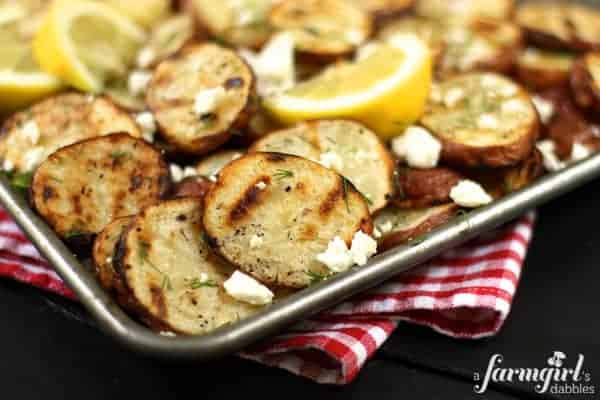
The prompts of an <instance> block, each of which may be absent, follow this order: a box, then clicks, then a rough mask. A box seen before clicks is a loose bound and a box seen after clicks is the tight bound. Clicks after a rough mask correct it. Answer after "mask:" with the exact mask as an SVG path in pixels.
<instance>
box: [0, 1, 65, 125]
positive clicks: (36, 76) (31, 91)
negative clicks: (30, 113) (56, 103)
mask: <svg viewBox="0 0 600 400" xmlns="http://www.w3.org/2000/svg"><path fill="white" fill-rule="evenodd" d="M26 18H27V19H28V18H31V15H29V10H28V9H26V8H24V7H21V6H20V5H17V4H9V5H4V6H0V115H5V114H8V113H10V112H13V111H15V110H17V109H18V108H21V107H25V106H27V105H29V104H31V103H32V102H34V101H36V100H39V99H41V98H42V97H45V96H47V95H49V94H51V93H53V92H55V91H57V90H59V89H60V87H61V82H60V80H58V79H57V78H55V77H53V76H51V75H48V74H45V73H43V72H42V71H41V70H40V69H39V67H38V66H37V65H36V63H35V62H34V61H33V57H32V54H31V46H30V43H29V38H28V35H27V32H28V30H27V32H25V30H24V29H23V28H24V27H28V24H29V22H30V21H26Z"/></svg>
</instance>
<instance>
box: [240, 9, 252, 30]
mask: <svg viewBox="0 0 600 400" xmlns="http://www.w3.org/2000/svg"><path fill="white" fill-rule="evenodd" d="M255 21H256V15H255V13H254V12H253V11H252V10H248V9H246V10H240V12H239V13H238V15H237V21H236V22H237V26H248V25H251V24H252V23H254V22H255Z"/></svg>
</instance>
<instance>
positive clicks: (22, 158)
mask: <svg viewBox="0 0 600 400" xmlns="http://www.w3.org/2000/svg"><path fill="white" fill-rule="evenodd" d="M114 132H127V133H129V134H130V135H131V136H135V137H141V132H140V129H139V127H138V125H137V124H136V123H135V121H134V120H133V118H131V116H130V115H129V114H128V113H126V112H125V111H123V110H121V109H120V108H118V107H117V106H115V105H114V104H113V103H112V102H111V101H110V100H108V99H107V98H105V97H93V96H86V95H84V94H79V93H67V94H61V95H57V96H53V97H50V98H48V99H46V100H43V101H41V102H39V103H37V104H35V105H33V106H32V107H30V108H28V109H26V110H24V111H21V112H18V113H16V114H14V115H13V116H12V117H10V118H9V119H7V120H6V121H5V122H4V125H3V126H2V130H1V132H0V159H2V160H4V161H5V165H6V163H10V164H11V165H12V166H13V168H14V171H15V172H18V173H28V172H33V170H34V169H35V168H36V167H37V166H38V165H39V164H40V163H41V162H42V161H44V160H45V159H46V158H47V157H48V156H49V155H50V154H52V153H54V152H55V151H56V150H58V149H59V148H61V147H64V146H68V145H70V144H73V143H75V142H79V141H80V140H85V139H89V138H92V137H95V136H102V135H107V134H109V133H114Z"/></svg>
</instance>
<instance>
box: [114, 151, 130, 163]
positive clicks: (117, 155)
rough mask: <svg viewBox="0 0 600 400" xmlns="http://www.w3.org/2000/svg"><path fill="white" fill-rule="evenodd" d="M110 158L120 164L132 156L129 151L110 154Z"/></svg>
mask: <svg viewBox="0 0 600 400" xmlns="http://www.w3.org/2000/svg"><path fill="white" fill-rule="evenodd" d="M110 157H111V158H112V159H113V160H115V161H116V162H120V161H124V160H128V159H130V158H131V157H132V155H131V153H130V152H128V151H113V152H112V153H110Z"/></svg>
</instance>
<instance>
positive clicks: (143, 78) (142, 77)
mask: <svg viewBox="0 0 600 400" xmlns="http://www.w3.org/2000/svg"><path fill="white" fill-rule="evenodd" d="M151 79H152V74H151V73H150V72H148V71H133V72H132V73H131V74H130V75H129V79H128V80H127V88H128V89H129V93H131V94H132V95H134V96H138V95H140V94H142V93H144V92H145V91H146V89H147V88H148V84H149V83H150V80H151Z"/></svg>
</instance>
